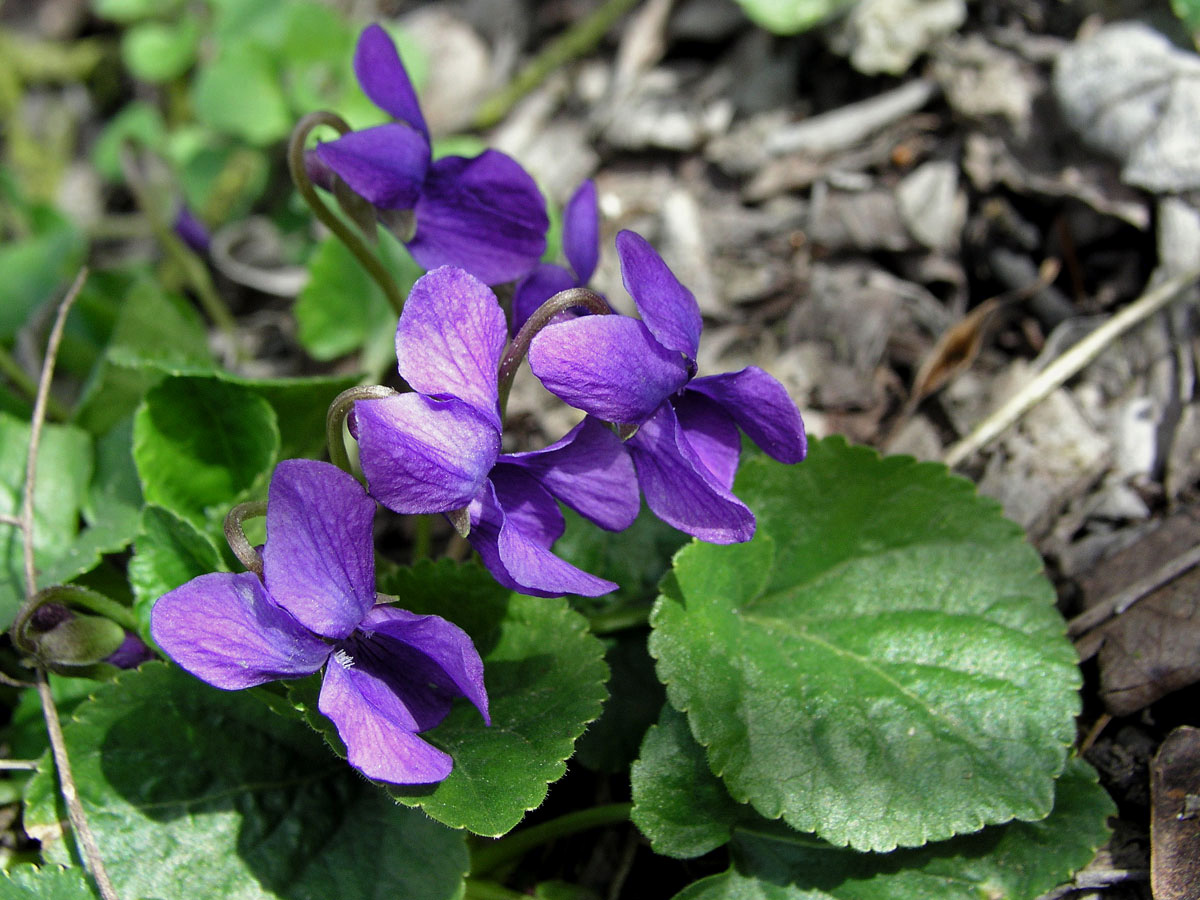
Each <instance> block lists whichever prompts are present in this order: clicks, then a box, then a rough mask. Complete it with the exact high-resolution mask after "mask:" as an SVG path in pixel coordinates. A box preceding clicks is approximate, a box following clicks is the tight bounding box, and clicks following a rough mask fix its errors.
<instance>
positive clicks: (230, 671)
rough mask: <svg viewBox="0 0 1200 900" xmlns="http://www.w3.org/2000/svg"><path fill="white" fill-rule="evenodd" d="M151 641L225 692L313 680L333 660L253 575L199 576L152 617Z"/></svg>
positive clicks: (160, 604) (325, 647) (156, 606)
mask: <svg viewBox="0 0 1200 900" xmlns="http://www.w3.org/2000/svg"><path fill="white" fill-rule="evenodd" d="M150 634H151V635H152V636H153V637H154V640H155V643H157V644H158V646H159V647H161V648H162V650H163V652H164V653H166V654H167V655H168V656H169V657H171V659H173V660H175V662H177V663H178V664H179V665H180V666H182V667H183V668H184V669H187V670H188V671H189V672H191V673H192V674H193V675H195V676H196V677H197V678H199V679H200V680H201V681H207V682H208V683H209V684H211V685H212V686H213V687H218V688H221V689H223V690H227V691H233V690H239V689H241V688H248V687H254V686H255V685H257V684H264V683H265V682H268V681H275V680H277V679H280V678H299V677H301V676H303V675H311V674H312V673H313V672H315V671H317V669H319V668H321V664H322V663H323V662H324V661H325V657H326V656H328V655H329V646H328V645H327V644H326V643H325V642H324V641H322V640H321V639H320V638H319V637H317V636H316V635H315V634H312V633H311V632H309V631H308V630H307V629H306V628H304V627H303V626H302V625H301V624H300V623H299V622H297V621H296V620H295V619H293V618H292V617H291V616H290V615H288V614H287V613H286V612H284V611H283V610H282V609H280V608H279V607H278V606H276V605H275V604H274V603H272V602H271V600H270V598H269V597H268V596H267V592H266V590H265V589H264V588H263V586H262V582H260V581H259V580H258V576H256V575H254V574H252V573H250V572H241V573H239V574H236V575H235V574H233V573H232V572H214V573H211V574H209V575H201V576H200V577H198V578H193V579H192V580H191V581H189V582H188V583H187V584H185V585H183V586H182V587H177V588H175V590H173V591H169V592H168V593H166V594H164V595H163V596H162V597H160V598H159V599H158V602H156V603H155V604H154V608H153V609H152V610H151V611H150Z"/></svg>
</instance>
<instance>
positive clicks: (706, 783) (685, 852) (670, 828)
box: [629, 704, 757, 859]
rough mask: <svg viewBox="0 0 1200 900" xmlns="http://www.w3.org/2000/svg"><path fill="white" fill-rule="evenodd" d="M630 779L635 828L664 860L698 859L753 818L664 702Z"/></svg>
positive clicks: (683, 721)
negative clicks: (732, 794) (743, 822)
mask: <svg viewBox="0 0 1200 900" xmlns="http://www.w3.org/2000/svg"><path fill="white" fill-rule="evenodd" d="M629 780H630V785H631V787H632V789H633V802H634V807H633V813H632V816H631V818H632V819H633V824H635V825H636V826H637V827H638V829H639V830H640V831H641V832H642V834H644V835H646V837H648V838H649V839H650V846H651V847H653V848H654V852H655V853H661V854H663V855H664V856H675V857H679V858H681V859H688V858H690V857H693V856H701V855H703V854H705V853H708V852H709V851H710V850H715V849H716V848H717V847H720V846H722V845H723V844H726V843H728V842H729V839H730V837H732V836H733V826H734V825H735V824H736V823H737V822H738V821H739V820H743V819H746V820H750V821H753V820H754V819H756V818H757V816H756V815H755V813H754V811H753V810H751V809H750V807H748V806H745V805H742V804H739V803H738V802H737V801H735V800H734V799H733V798H732V797H730V796H729V792H728V791H727V790H725V786H724V785H723V784H721V780H720V779H719V778H717V777H716V776H715V775H713V773H712V772H711V771H709V768H708V761H707V760H706V759H705V758H704V748H703V747H701V746H700V745H699V744H697V743H696V742H695V740H693V738H692V735H691V732H690V731H688V724H687V719H686V718H684V715H683V713H680V712H676V711H675V710H674V709H672V708H671V706H670V704H663V708H662V714H661V716H660V718H659V720H658V724H657V725H654V726H652V727H651V728H650V730H649V731H647V732H646V736H645V738H644V739H643V740H642V752H641V756H640V757H639V758H638V760H637V761H636V762H635V763H634V764H633V768H632V769H631V770H630V773H629Z"/></svg>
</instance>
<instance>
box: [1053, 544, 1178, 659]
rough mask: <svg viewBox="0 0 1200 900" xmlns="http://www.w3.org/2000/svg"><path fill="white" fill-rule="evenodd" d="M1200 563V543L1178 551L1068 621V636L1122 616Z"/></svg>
mask: <svg viewBox="0 0 1200 900" xmlns="http://www.w3.org/2000/svg"><path fill="white" fill-rule="evenodd" d="M1198 565H1200V547H1193V548H1192V549H1191V550H1188V551H1187V552H1186V553H1181V554H1179V556H1176V557H1175V558H1174V559H1172V560H1170V561H1169V562H1167V563H1166V564H1164V565H1163V566H1160V567H1159V568H1158V569H1156V570H1155V571H1153V572H1151V573H1150V574H1149V575H1147V576H1146V577H1144V578H1139V579H1138V580H1137V581H1135V582H1134V583H1133V584H1131V585H1129V587H1127V588H1125V590H1123V591H1119V592H1118V593H1116V594H1113V596H1111V597H1109V598H1108V599H1106V600H1105V601H1104V602H1103V603H1098V604H1096V605H1095V606H1093V607H1092V608H1091V609H1089V610H1086V611H1085V612H1082V613H1080V614H1079V615H1077V616H1076V617H1075V618H1073V619H1072V620H1071V621H1070V622H1068V623H1067V637H1071V638H1075V637H1079V635H1081V634H1084V633H1086V632H1088V631H1090V630H1092V629H1093V628H1095V627H1096V626H1098V625H1102V624H1103V623H1104V622H1107V621H1108V620H1109V619H1111V618H1112V617H1113V616H1119V615H1120V614H1121V613H1123V612H1125V610H1127V609H1129V607H1131V606H1133V604H1135V603H1137V602H1138V601H1139V600H1141V599H1142V598H1143V597H1146V596H1148V595H1149V594H1150V593H1152V592H1153V591H1155V590H1157V589H1158V588H1160V587H1162V586H1163V585H1164V584H1166V583H1167V582H1169V581H1173V580H1174V579H1176V578H1178V577H1179V576H1180V575H1182V574H1183V573H1184V572H1186V571H1188V570H1189V569H1194V568H1195V567H1196V566H1198Z"/></svg>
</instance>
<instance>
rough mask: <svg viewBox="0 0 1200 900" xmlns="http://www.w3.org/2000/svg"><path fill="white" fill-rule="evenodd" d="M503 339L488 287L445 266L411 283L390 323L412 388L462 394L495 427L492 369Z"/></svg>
mask: <svg viewBox="0 0 1200 900" xmlns="http://www.w3.org/2000/svg"><path fill="white" fill-rule="evenodd" d="M507 340H508V327H507V326H506V324H505V321H504V312H503V310H501V309H500V304H499V302H498V301H497V300H496V295H495V294H493V293H492V291H491V289H490V288H489V287H488V286H487V285H485V284H484V283H483V282H481V281H479V280H478V279H477V278H475V277H474V276H472V275H469V274H467V273H466V272H464V271H463V270H462V269H456V268H451V267H449V266H445V267H442V268H440V269H435V270H434V271H432V272H429V273H428V274H426V275H423V276H421V278H419V279H417V283H416V284H414V285H413V288H412V291H411V292H410V293H409V295H408V301H407V302H406V303H405V304H404V312H403V313H401V314H400V322H399V324H398V325H397V326H396V359H397V360H398V363H399V369H400V375H401V377H402V378H403V379H404V380H405V381H407V382H408V383H409V385H410V386H411V387H412V389H413V390H414V391H419V392H420V393H422V394H426V395H428V396H431V397H435V398H438V399H445V398H447V397H454V398H456V399H458V400H462V401H463V402H464V403H467V404H469V405H470V406H472V407H473V408H474V409H475V410H476V411H477V412H478V413H480V414H481V415H482V416H484V417H485V418H486V419H488V420H489V421H490V422H491V423H492V425H493V427H495V428H496V430H499V429H500V409H499V406H498V405H497V399H496V398H497V393H496V378H497V376H496V370H497V368H498V367H499V365H500V355H501V354H502V353H503V352H504V345H505V343H506V342H507Z"/></svg>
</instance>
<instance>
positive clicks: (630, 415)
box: [529, 315, 688, 424]
mask: <svg viewBox="0 0 1200 900" xmlns="http://www.w3.org/2000/svg"><path fill="white" fill-rule="evenodd" d="M529 368H530V369H532V370H533V374H535V375H536V376H537V377H538V378H539V379H541V381H542V384H544V385H545V386H546V389H547V390H548V391H550V393H552V394H555V395H556V396H558V397H559V398H560V399H562V400H563V401H565V402H566V403H568V404H570V405H571V406H574V407H575V408H576V409H582V410H583V411H584V412H588V413H591V414H592V415H594V416H596V417H598V418H600V419H604V420H605V421H607V422H621V423H630V424H638V423H640V422H643V421H645V420H646V419H647V418H648V417H649V416H650V415H651V414H652V413H653V412H654V411H655V410H656V409H657V408H658V407H659V406H660V405H661V404H662V403H663V401H664V400H666V399H667V398H668V397H669V396H670V395H671V394H673V393H675V392H676V391H677V390H679V389H680V388H681V387H683V386H684V385H685V384H686V383H687V380H688V371H687V367H686V364H685V363H684V360H683V357H682V356H680V355H679V354H678V353H677V352H675V351H672V350H668V349H667V348H665V347H663V346H662V345H661V344H660V343H659V342H658V341H656V340H655V339H654V336H653V335H652V334H651V333H650V332H649V330H648V329H647V328H646V326H645V325H643V324H642V323H641V322H639V321H638V320H637V319H632V318H630V317H628V316H618V315H608V316H582V317H581V318H578V319H573V320H571V321H568V322H559V323H557V324H554V325H548V326H547V327H545V328H543V329H542V330H541V331H539V332H538V333H537V335H535V336H534V339H533V342H532V343H531V344H530V347H529Z"/></svg>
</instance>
